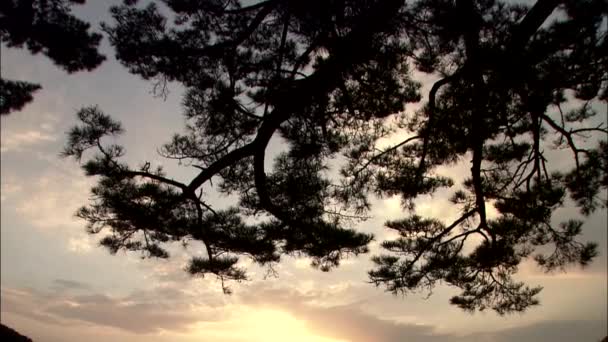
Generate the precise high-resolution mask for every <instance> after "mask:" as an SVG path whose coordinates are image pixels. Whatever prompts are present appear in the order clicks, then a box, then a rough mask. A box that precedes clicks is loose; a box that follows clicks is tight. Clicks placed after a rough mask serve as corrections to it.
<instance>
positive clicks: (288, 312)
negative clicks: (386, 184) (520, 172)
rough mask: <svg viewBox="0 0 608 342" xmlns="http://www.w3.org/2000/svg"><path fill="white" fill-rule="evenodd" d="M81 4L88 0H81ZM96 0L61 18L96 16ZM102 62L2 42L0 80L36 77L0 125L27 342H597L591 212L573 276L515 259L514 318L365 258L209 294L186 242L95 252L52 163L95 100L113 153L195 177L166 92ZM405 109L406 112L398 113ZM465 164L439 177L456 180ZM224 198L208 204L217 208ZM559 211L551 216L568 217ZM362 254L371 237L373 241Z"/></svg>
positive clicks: (12, 278) (377, 208)
mask: <svg viewBox="0 0 608 342" xmlns="http://www.w3.org/2000/svg"><path fill="white" fill-rule="evenodd" d="M91 3H92V2H91ZM108 3H109V2H105V1H103V2H95V3H94V4H89V5H87V6H85V7H83V8H79V9H78V11H77V12H76V13H77V14H78V15H80V16H81V17H83V18H86V19H88V20H90V21H93V22H98V21H99V20H101V19H102V18H104V15H105V14H104V13H106V12H107V7H106V6H108ZM102 45H103V47H102V49H103V51H104V52H105V53H106V55H107V57H108V60H107V61H106V62H105V63H104V64H102V65H101V67H99V68H98V69H96V70H95V71H93V72H90V73H87V72H82V73H77V74H73V75H67V74H66V73H65V72H63V71H62V70H59V69H58V68H57V67H55V66H54V65H53V64H52V62H50V61H49V60H48V59H46V58H45V57H43V56H32V55H30V54H29V53H27V52H25V51H22V50H15V49H8V48H6V47H5V46H2V59H1V70H2V77H4V78H8V79H20V80H28V81H32V82H36V83H40V84H41V85H42V87H43V89H42V90H40V91H39V92H37V93H36V95H35V100H34V102H33V103H31V104H29V105H28V106H27V107H25V109H24V110H23V111H21V112H16V113H13V114H11V115H9V116H6V117H2V119H1V144H0V146H1V147H0V148H1V178H0V179H1V192H0V193H1V225H0V227H1V228H0V229H1V240H0V243H1V246H0V247H1V259H0V260H1V271H0V276H1V307H0V311H1V321H2V323H3V324H6V325H8V326H11V327H13V328H14V329H16V330H17V331H19V332H20V333H22V334H25V335H27V336H29V337H31V338H33V339H34V341H40V342H54V341H66V342H71V341H82V340H83V339H87V338H89V339H91V340H94V341H100V342H104V341H135V342H137V341H153V342H156V341H158V342H162V341H177V342H182V341H183V342H186V341H218V342H238V341H269V342H272V341H286V340H287V341H296V342H297V341H313V342H316V341H318V342H339V341H350V342H372V341H374V342H375V341H378V342H393V341H421V342H426V341H480V342H490V341H492V342H502V341H513V340H517V341H519V342H528V341H530V342H532V341H539V342H543V341H573V340H577V341H599V340H600V339H601V338H603V337H604V336H606V335H607V334H608V328H607V324H606V319H607V304H606V303H607V302H608V298H607V297H608V295H607V292H608V289H607V287H608V285H607V278H608V277H607V274H606V273H607V254H608V253H607V246H606V244H607V242H606V241H607V229H606V222H607V213H606V210H605V209H604V210H602V211H600V212H596V213H595V214H593V215H592V216H591V217H589V218H588V219H587V221H586V224H585V226H584V236H583V240H593V241H597V242H598V243H599V250H600V256H599V257H598V258H597V259H596V260H595V262H594V263H593V264H592V265H591V266H589V267H588V268H586V269H584V270H583V269H580V268H571V269H569V270H568V272H566V273H555V274H545V273H543V272H542V271H540V270H539V269H537V268H535V267H534V265H532V264H529V263H525V264H523V265H522V267H521V271H520V273H519V275H518V279H520V280H523V281H525V282H527V283H529V284H530V285H540V286H543V287H544V290H543V291H542V292H541V294H540V300H541V305H539V306H537V307H533V308H531V309H529V310H528V311H527V312H526V313H524V314H517V315H508V316H502V317H501V316H498V315H497V314H495V313H493V312H483V313H475V314H469V313H465V312H463V311H461V310H459V309H458V308H455V307H453V306H450V305H449V303H448V300H449V298H450V297H451V296H452V295H454V294H455V293H456V291H455V290H454V289H452V288H448V287H445V286H439V287H437V288H435V289H434V291H433V294H432V296H430V297H428V298H427V294H426V293H420V294H412V295H408V296H393V295H391V294H390V293H386V292H384V291H383V290H382V289H379V288H375V287H374V286H373V285H371V284H369V283H367V276H366V272H367V270H369V269H370V265H371V264H370V262H369V255H363V256H360V257H358V258H353V259H348V260H346V261H345V262H344V263H343V264H342V265H341V266H340V267H339V268H338V269H336V270H333V271H332V272H329V273H323V272H320V271H318V270H315V269H312V268H311V267H310V265H309V264H310V261H309V260H306V259H302V258H299V259H297V258H290V257H286V258H283V261H282V263H281V264H280V265H278V266H277V267H276V271H277V274H278V275H277V277H267V276H266V274H265V272H264V270H263V269H258V268H255V267H254V266H251V268H250V272H249V274H250V277H251V280H250V281H247V282H243V283H237V284H232V285H231V287H232V290H233V294H232V295H224V294H223V293H222V291H221V286H220V284H219V283H218V282H217V281H216V280H215V279H214V278H205V279H201V278H192V277H190V276H189V275H187V274H186V272H184V270H183V268H184V265H185V263H186V261H187V259H188V256H191V255H194V254H196V253H200V252H201V251H198V250H196V249H188V250H184V249H183V248H180V247H178V246H174V247H172V248H171V254H172V257H171V258H170V259H169V260H142V259H141V258H140V256H139V254H137V253H134V254H126V253H119V254H118V255H116V256H112V255H110V254H109V253H108V252H107V251H106V250H105V249H102V248H101V247H98V246H97V240H96V237H95V236H89V235H87V234H86V233H85V230H84V222H82V221H80V220H78V219H77V218H75V217H74V212H75V211H76V209H77V208H78V207H80V206H82V205H84V204H86V202H87V199H88V198H89V190H90V187H91V185H92V184H94V180H92V179H87V178H86V177H84V175H83V174H82V172H81V170H80V169H79V167H78V164H77V163H76V162H74V161H72V160H65V159H61V158H59V157H58V155H59V152H60V151H61V149H62V146H63V144H64V143H65V140H66V135H65V132H66V131H67V130H68V129H69V128H70V127H71V126H72V125H74V124H75V123H76V118H75V113H76V111H77V110H78V109H79V108H81V107H83V106H88V105H93V104H97V105H99V107H100V108H101V109H102V110H103V111H104V112H105V113H107V114H110V115H111V116H112V117H114V118H116V119H118V120H120V121H121V122H122V123H123V126H124V128H125V130H126V134H124V136H122V137H121V138H120V140H119V142H120V143H121V144H123V145H124V146H125V147H126V149H127V155H126V160H127V161H129V162H130V163H131V165H138V164H141V162H143V161H145V160H148V161H151V162H153V163H162V164H163V165H165V166H166V170H167V172H168V173H169V174H170V175H172V176H174V177H175V178H176V179H178V180H186V179H188V177H190V176H192V175H193V174H194V172H195V170H189V169H186V168H183V167H178V166H177V165H172V164H167V163H166V162H165V161H163V160H162V158H160V157H159V156H158V154H157V152H156V151H157V147H159V146H160V145H161V144H162V143H164V142H167V141H168V140H169V139H170V137H171V135H172V134H173V133H175V132H179V131H180V130H181V128H182V127H183V120H182V115H181V109H180V94H181V89H180V88H179V86H177V85H173V84H172V85H170V88H169V90H170V93H169V96H168V97H167V98H166V99H161V98H155V97H154V96H153V95H152V94H151V91H152V84H150V82H146V81H143V80H141V79H140V78H139V77H137V76H134V75H131V74H129V73H128V72H127V71H126V69H125V68H124V67H122V66H121V65H120V64H119V63H117V62H116V61H115V60H114V58H113V56H112V53H111V49H109V47H108V44H107V40H105V38H104V41H103V43H102ZM408 110H412V108H411V107H408ZM467 168H468V167H467V166H466V165H464V166H461V167H456V168H453V169H451V170H446V172H451V173H453V174H455V175H456V176H457V175H458V174H459V173H460V174H463V173H464V172H466V170H467ZM231 200H232V199H231V198H227V197H218V198H215V199H214V203H216V204H218V205H222V204H224V205H226V204H229V203H231ZM418 208H419V210H420V212H421V214H423V215H424V214H429V215H438V216H439V217H442V215H444V216H445V215H446V213H447V215H449V213H450V210H453V208H450V207H449V205H448V203H447V201H445V199H444V198H441V196H438V197H434V198H424V199H422V200H420V201H419V202H418ZM402 215H403V212H402V210H401V208H400V204H399V199H397V198H389V199H385V200H376V201H374V207H373V211H372V212H371V216H372V218H371V219H370V220H368V221H366V222H364V223H362V224H361V226H360V228H361V229H363V230H365V231H370V232H374V233H376V235H377V236H378V237H379V238H380V239H381V237H382V236H386V234H387V232H386V231H385V230H384V229H383V227H382V222H384V221H385V220H387V219H393V218H398V217H402ZM577 215H578V214H577V210H576V209H575V208H572V207H571V206H567V207H565V208H563V209H560V210H558V212H557V213H556V221H559V220H563V219H566V218H570V217H573V216H577ZM372 250H377V244H374V245H372Z"/></svg>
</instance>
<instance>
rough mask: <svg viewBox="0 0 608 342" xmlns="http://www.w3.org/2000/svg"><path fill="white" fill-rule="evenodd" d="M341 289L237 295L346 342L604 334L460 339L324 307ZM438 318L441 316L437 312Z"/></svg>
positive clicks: (525, 330) (487, 339)
mask: <svg viewBox="0 0 608 342" xmlns="http://www.w3.org/2000/svg"><path fill="white" fill-rule="evenodd" d="M351 290H352V288H349V287H339V288H336V290H335V291H333V292H332V291H331V290H329V291H326V290H323V291H319V290H314V289H313V290H308V291H297V290H294V289H288V288H264V287H263V286H257V287H253V288H252V290H251V291H248V292H247V293H246V294H244V295H242V296H241V300H242V302H243V303H245V304H246V305H251V306H253V307H269V308H272V309H278V310H282V311H285V312H288V313H289V314H291V315H293V317H295V318H296V319H298V320H303V321H306V322H307V326H308V329H309V330H310V331H312V332H314V333H316V334H318V335H320V336H324V337H330V338H335V339H340V340H346V341H350V342H372V341H373V342H397V341H419V342H431V341H456V342H465V341H477V342H507V341H518V342H532V341H534V342H561V341H563V342H566V341H575V340H577V341H599V340H600V339H601V338H602V337H603V336H605V335H606V334H607V332H606V329H607V326H606V323H605V322H604V321H592V320H580V321H573V320H569V321H540V322H535V323H530V324H529V325H525V326H517V327H513V328H509V329H501V330H496V331H491V332H476V333H471V334H467V335H464V336H463V335H459V334H456V333H453V332H439V331H438V329H437V327H436V326H434V325H432V324H427V323H425V322H422V321H420V319H416V317H415V316H412V317H408V318H407V319H403V317H399V318H397V317H378V316H376V315H373V314H370V313H368V312H366V310H365V305H366V301H357V302H353V303H346V304H339V305H331V306H327V305H323V304H322V303H323V302H327V300H328V299H329V298H332V297H333V298H335V297H340V296H343V295H344V294H345V293H348V292H349V291H351ZM437 314H440V313H437Z"/></svg>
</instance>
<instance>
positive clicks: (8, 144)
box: [0, 130, 57, 153]
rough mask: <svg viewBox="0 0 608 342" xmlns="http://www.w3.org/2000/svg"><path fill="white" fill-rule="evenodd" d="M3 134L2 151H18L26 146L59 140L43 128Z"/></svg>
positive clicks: (0, 149) (0, 148)
mask: <svg viewBox="0 0 608 342" xmlns="http://www.w3.org/2000/svg"><path fill="white" fill-rule="evenodd" d="M3 135H4V136H3V137H2V147H0V151H1V152H2V153H7V152H17V151H21V150H23V149H24V148H28V147H32V146H34V145H39V144H42V143H48V142H53V141H56V140H57V138H56V137H54V136H52V135H50V134H48V133H46V132H44V131H42V130H27V131H21V132H12V131H8V132H6V133H5V134H3Z"/></svg>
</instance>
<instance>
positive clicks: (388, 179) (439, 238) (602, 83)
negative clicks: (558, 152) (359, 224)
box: [64, 0, 608, 314]
mask: <svg viewBox="0 0 608 342" xmlns="http://www.w3.org/2000/svg"><path fill="white" fill-rule="evenodd" d="M162 3H163V4H164V6H163V7H162V9H161V7H160V6H158V5H157V4H156V3H154V2H152V3H150V4H148V5H146V6H143V5H138V4H137V2H136V1H125V3H124V4H123V5H120V6H116V7H113V8H112V10H111V12H112V15H113V18H114V22H113V23H111V24H105V25H104V31H105V32H106V33H107V34H108V35H109V37H110V41H111V44H112V45H113V47H114V48H115V50H116V57H117V59H118V60H119V61H120V62H121V63H122V64H123V65H124V66H126V67H127V68H128V69H129V71H130V72H131V73H134V74H137V75H140V76H141V77H143V78H144V79H148V80H151V81H155V82H179V83H181V84H182V85H183V86H184V87H185V89H186V91H185V94H184V99H183V109H184V113H185V117H186V120H187V125H186V130H185V132H184V133H182V134H176V135H175V136H174V137H173V138H172V140H171V141H170V142H169V143H167V144H165V145H164V146H163V147H162V149H161V150H162V154H163V155H164V156H165V157H167V158H168V159H172V160H179V161H180V162H182V164H183V165H187V166H190V167H195V168H197V169H199V170H200V172H199V173H198V175H197V176H196V177H193V178H192V179H191V180H190V181H189V182H187V183H182V182H179V181H176V180H174V179H172V178H170V177H169V176H168V175H166V174H165V173H164V172H163V170H162V168H161V167H152V166H151V164H150V163H148V162H145V163H144V164H143V166H141V167H139V168H133V167H130V166H128V165H126V164H125V163H124V162H121V161H120V158H121V157H122V156H123V155H124V149H123V148H122V147H121V146H118V145H112V144H107V143H105V140H104V139H103V138H104V137H105V136H113V135H117V134H120V133H122V128H121V126H120V123H118V122H116V121H114V120H113V119H111V117H110V116H108V115H106V114H104V113H103V112H102V111H101V109H99V108H97V107H87V108H83V109H82V110H81V111H79V112H78V117H79V119H80V121H81V122H82V123H81V124H80V125H78V126H76V127H74V129H73V130H72V131H71V132H70V133H69V141H68V143H67V145H66V149H65V151H64V154H65V155H66V156H72V157H75V158H76V159H77V160H81V158H82V157H83V153H85V151H86V150H88V149H94V150H96V151H97V152H95V153H94V154H93V155H92V156H91V155H90V154H87V155H89V156H90V157H89V158H87V160H86V161H85V162H84V163H83V169H84V170H85V172H86V174H87V175H89V176H97V177H98V180H99V181H98V183H97V185H96V186H95V187H94V188H93V189H92V194H93V200H92V202H91V203H90V204H89V205H88V206H85V207H83V208H82V209H80V210H79V212H78V216H79V217H81V218H83V219H85V220H86V221H87V222H88V231H89V232H91V233H99V232H101V231H109V232H110V233H109V234H105V236H104V237H103V239H102V240H101V244H102V245H104V246H106V247H108V248H109V249H110V251H112V252H114V253H115V252H117V251H119V250H130V251H141V252H142V253H144V255H146V256H150V257H168V253H167V251H166V250H165V249H164V248H163V246H164V245H165V244H166V243H168V242H171V241H192V240H194V241H199V242H201V243H202V244H203V245H204V248H205V251H206V255H205V256H204V257H195V258H193V259H192V260H191V262H190V264H189V266H188V271H189V272H190V273H192V274H198V275H206V274H213V275H216V276H217V277H219V278H220V279H221V280H222V284H224V280H236V281H241V280H244V279H246V278H247V276H246V272H245V271H246V270H245V269H243V268H241V267H239V266H238V265H237V262H238V260H239V258H242V257H247V258H250V259H252V260H253V261H255V262H257V263H259V264H261V265H270V266H271V265H272V264H274V263H277V262H279V261H280V258H281V256H282V255H304V256H308V257H310V258H312V260H313V266H315V267H319V268H320V269H321V270H324V271H327V270H330V269H332V268H333V267H336V266H338V265H339V263H340V260H341V259H343V258H344V257H346V256H349V255H358V254H361V253H366V252H368V244H369V243H370V241H371V240H372V239H373V237H372V236H371V235H369V234H364V233H361V232H358V231H357V230H355V229H353V228H350V226H351V225H353V224H354V222H353V221H356V220H357V219H358V218H363V217H365V215H366V213H367V212H368V211H369V210H370V197H371V196H374V195H375V196H380V197H388V196H399V197H400V198H401V200H402V203H403V207H404V218H403V219H401V220H396V221H389V222H387V223H386V226H387V227H388V228H389V229H392V230H394V231H396V232H397V233H398V235H399V237H398V238H397V239H394V240H390V241H384V242H382V247H383V248H384V249H385V250H386V252H385V254H383V255H379V256H375V257H373V261H374V263H375V264H376V266H375V268H374V269H373V270H371V271H370V272H369V276H370V279H371V282H373V283H375V284H376V285H378V286H385V287H386V288H387V290H389V291H392V292H394V293H408V292H410V291H416V290H419V289H425V288H432V287H433V286H435V285H436V284H437V283H438V282H443V283H447V284H449V285H451V286H455V287H457V288H460V289H461V291H462V292H461V294H460V295H458V296H455V297H454V298H452V303H453V304H455V305H457V306H459V307H461V308H463V309H465V310H471V311H473V310H484V309H486V308H491V309H493V310H495V311H497V312H498V313H500V314H503V313H508V312H513V311H523V310H525V309H526V308H528V307H530V306H531V305H535V304H537V303H538V299H537V294H538V293H539V292H540V288H537V287H529V286H527V285H525V284H523V283H520V282H517V281H515V280H514V279H513V275H514V274H515V273H516V272H517V267H518V265H519V264H520V263H521V262H522V261H523V260H525V259H528V258H533V259H534V260H536V261H537V263H538V264H539V265H540V267H542V268H543V269H545V270H547V271H550V270H555V269H560V268H562V267H565V266H566V265H569V264H572V263H578V264H581V265H587V264H588V263H589V262H590V261H591V260H592V259H593V257H595V256H596V255H597V250H596V247H597V245H596V244H595V243H593V242H589V243H582V242H579V241H578V240H577V237H578V236H579V235H580V233H581V230H582V222H580V221H576V220H570V221H568V222H564V223H562V224H558V225H554V224H553V223H552V222H551V217H552V213H553V212H554V211H555V210H556V209H557V208H559V207H562V206H563V205H564V201H565V200H566V198H567V196H569V197H571V198H572V199H573V200H574V201H575V202H576V204H577V205H578V206H579V207H580V209H581V212H582V213H583V214H585V215H588V214H590V213H592V212H593V211H595V210H596V209H598V208H600V207H605V205H606V202H605V201H606V198H602V192H603V191H605V190H606V188H607V187H608V176H607V174H606V170H607V169H608V143H607V142H606V134H607V132H608V131H607V130H606V125H605V122H603V123H601V124H594V122H598V118H597V117H596V114H597V113H596V108H597V105H598V103H599V104H600V106H605V102H606V100H607V88H608V77H607V72H606V70H608V69H607V68H606V66H607V56H608V54H607V53H606V52H607V47H608V42H607V40H606V29H605V28H602V25H603V22H604V21H605V20H606V17H607V14H608V6H606V2H605V1H604V0H585V1H581V0H566V1H557V0H539V1H537V2H536V3H535V4H533V5H531V6H524V5H521V4H512V3H510V2H508V1H498V0H483V1H472V0H455V1H453V0H417V1H410V2H404V1H397V0H366V1H360V0H357V1H355V0H350V1H349V0H323V1H321V0H315V1H306V2H299V1H288V0H266V1H260V2H257V3H254V4H250V5H242V4H241V3H240V2H239V1H236V0H209V1H204V2H201V1H185V0H164V1H162ZM552 14H555V15H554V16H552ZM169 18H171V19H169ZM552 18H555V19H552ZM424 73H426V74H428V75H429V76H427V77H431V78H435V79H437V81H435V82H434V83H433V84H432V87H431V88H430V91H429V92H428V94H422V93H421V82H420V81H419V80H418V78H419V76H420V75H423V74H424ZM423 96H424V103H423V105H422V107H421V108H420V109H419V110H417V111H415V112H414V113H412V112H410V111H405V105H406V104H407V103H412V102H420V101H422V99H423ZM602 102H604V103H603V104H601V103H602ZM573 104H574V105H575V106H576V107H574V108H571V109H570V110H562V107H565V106H566V105H568V106H570V107H572V105H573ZM599 120H600V121H601V120H602V119H601V118H600V119H599ZM395 135H396V136H400V137H403V139H402V141H401V142H399V143H397V144H394V145H392V146H389V147H387V148H383V149H379V148H378V146H379V145H378V142H379V141H380V139H383V138H387V137H390V136H395ZM583 136H589V137H590V139H589V141H588V142H589V143H594V144H595V145H591V146H589V143H587V144H586V143H585V142H584V141H582V140H583V139H581V137H583ZM273 138H275V139H279V140H280V141H282V142H284V144H283V146H285V148H284V150H283V151H282V152H281V153H280V154H279V155H278V156H277V157H276V158H274V160H273V162H272V169H271V170H270V171H268V170H269V168H268V162H269V161H268V160H267V159H269V157H267V156H266V151H267V148H268V145H269V142H270V140H271V139H273ZM551 149H569V150H570V151H571V154H572V156H573V157H572V159H573V164H574V166H573V167H572V169H570V170H560V171H559V172H558V170H554V168H551V165H553V164H551V162H552V161H553V162H555V160H550V153H549V152H548V151H550V150H551ZM456 163H470V165H471V173H470V177H469V178H468V179H466V180H465V181H464V182H463V183H462V184H455V182H454V180H453V179H451V178H448V177H445V176H441V175H440V174H439V173H438V169H439V168H441V167H444V166H450V165H454V164H456ZM335 165H338V166H337V167H336V166H335ZM549 170H550V172H549ZM212 179H213V180H214V181H213V183H212V182H211V180H212ZM203 185H205V186H212V187H213V188H214V189H215V190H216V191H219V192H221V193H225V194H233V195H238V197H239V199H240V200H239V202H238V203H235V205H234V206H232V207H230V208H228V209H223V210H218V209H214V208H213V204H212V203H208V199H207V198H206V196H205V194H204V193H203V191H202V186H203ZM446 187H447V188H451V189H453V196H452V199H451V201H452V202H453V205H454V206H455V207H456V208H458V209H459V210H460V212H461V216H460V217H459V218H457V219H456V220H454V221H452V222H445V221H446V218H442V217H421V216H419V215H418V214H417V212H416V207H415V205H414V204H415V203H414V201H415V199H417V198H419V197H420V196H423V195H428V194H433V193H435V192H436V191H437V190H439V189H442V188H446ZM490 207H492V208H494V209H495V211H497V213H498V214H497V215H496V217H495V218H490V217H489V216H488V212H489V210H490ZM465 243H466V244H467V245H470V244H473V248H472V251H470V250H468V249H467V248H465ZM547 248H550V249H551V251H552V252H550V253H549V254H542V252H545V251H547ZM224 288H225V290H227V291H228V288H227V287H224Z"/></svg>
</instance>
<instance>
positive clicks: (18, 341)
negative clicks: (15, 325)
mask: <svg viewBox="0 0 608 342" xmlns="http://www.w3.org/2000/svg"><path fill="white" fill-rule="evenodd" d="M0 340H2V341H5V342H32V339H31V338H29V337H27V336H23V335H21V334H20V333H18V332H16V331H15V330H13V329H11V328H9V327H7V326H6V325H4V324H2V323H0Z"/></svg>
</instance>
